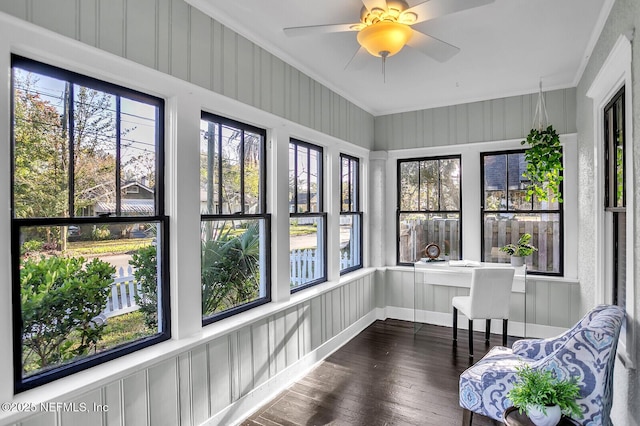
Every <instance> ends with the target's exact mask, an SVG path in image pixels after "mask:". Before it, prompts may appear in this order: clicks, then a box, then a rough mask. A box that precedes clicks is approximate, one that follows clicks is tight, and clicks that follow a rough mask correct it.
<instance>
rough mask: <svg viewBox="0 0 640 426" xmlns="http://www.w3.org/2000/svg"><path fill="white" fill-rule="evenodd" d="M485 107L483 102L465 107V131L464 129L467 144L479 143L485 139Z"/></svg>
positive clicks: (486, 123)
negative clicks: (466, 123)
mask: <svg viewBox="0 0 640 426" xmlns="http://www.w3.org/2000/svg"><path fill="white" fill-rule="evenodd" d="M485 106H486V104H485V103H484V102H473V103H470V104H468V106H467V122H468V125H467V129H466V133H467V135H466V139H467V142H480V141H483V140H487V139H485V137H486V131H485V128H486V127H487V125H488V123H489V122H488V120H487V119H486V116H485Z"/></svg>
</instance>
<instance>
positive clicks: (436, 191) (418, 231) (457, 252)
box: [397, 155, 462, 264]
mask: <svg viewBox="0 0 640 426" xmlns="http://www.w3.org/2000/svg"><path fill="white" fill-rule="evenodd" d="M460 164H461V157H460V156H459V155H458V156H447V157H431V158H420V159H410V160H398V221H397V223H398V227H397V232H398V233H397V235H398V250H397V256H398V264H408V263H411V262H414V261H416V260H418V259H420V258H421V257H424V249H425V247H426V246H427V245H428V244H431V243H435V244H437V245H438V247H440V252H441V255H440V257H441V258H450V259H459V258H461V254H462V240H461V237H460V236H461V230H460V224H461V215H462V211H461V207H460V206H461V204H460V200H461V188H462V187H461V173H460V172H461V170H460Z"/></svg>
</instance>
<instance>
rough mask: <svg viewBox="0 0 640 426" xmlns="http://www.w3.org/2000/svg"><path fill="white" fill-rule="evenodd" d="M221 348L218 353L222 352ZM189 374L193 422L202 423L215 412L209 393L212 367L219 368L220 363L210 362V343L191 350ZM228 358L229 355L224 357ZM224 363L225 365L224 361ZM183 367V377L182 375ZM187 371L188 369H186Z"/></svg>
mask: <svg viewBox="0 0 640 426" xmlns="http://www.w3.org/2000/svg"><path fill="white" fill-rule="evenodd" d="M222 352H223V350H220V351H219V352H218V353H222ZM188 359H189V365H188V367H189V371H188V373H189V376H188V377H187V378H186V379H187V381H188V383H189V386H190V387H189V392H190V393H191V397H190V404H191V412H192V419H193V424H196V425H198V424H200V423H202V422H204V421H205V420H206V419H208V418H209V417H210V416H211V414H213V412H212V409H211V398H210V397H209V395H210V394H211V392H212V389H211V384H212V383H213V381H212V380H211V378H210V376H211V371H212V369H218V364H212V365H210V364H209V345H201V346H198V347H196V348H194V349H193V350H191V352H189V357H188ZM224 360H228V357H225V358H224V359H223V361H224ZM222 365H225V364H224V362H223V363H222ZM182 371H183V370H182V369H181V373H180V374H181V377H182ZM185 373H186V371H185ZM188 408H189V407H184V406H181V410H186V409H188Z"/></svg>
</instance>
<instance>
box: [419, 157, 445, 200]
mask: <svg viewBox="0 0 640 426" xmlns="http://www.w3.org/2000/svg"><path fill="white" fill-rule="evenodd" d="M419 164H420V207H419V209H420V210H440V204H439V198H440V168H439V167H438V165H439V162H438V160H432V161H421V162H420V163H419Z"/></svg>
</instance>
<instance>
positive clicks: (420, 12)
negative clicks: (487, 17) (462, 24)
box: [404, 0, 495, 24]
mask: <svg viewBox="0 0 640 426" xmlns="http://www.w3.org/2000/svg"><path fill="white" fill-rule="evenodd" d="M494 1H495V0H428V1H425V2H424V3H420V4H418V5H416V6H413V7H411V8H409V9H407V10H405V11H404V13H407V12H411V13H415V14H416V15H417V16H418V19H417V20H416V22H415V23H416V24H417V23H419V22H424V21H429V20H431V19H434V18H439V17H440V16H444V15H448V14H450V13H455V12H460V11H462V10H467V9H472V8H474V7H479V6H485V5H487V4H489V3H493V2H494Z"/></svg>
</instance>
